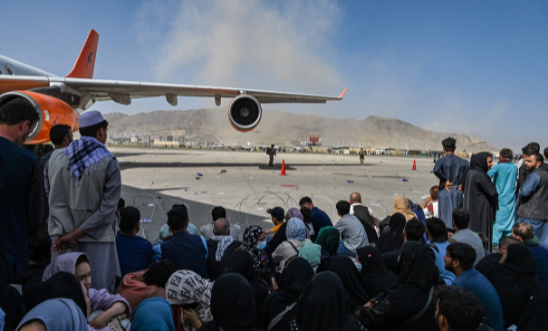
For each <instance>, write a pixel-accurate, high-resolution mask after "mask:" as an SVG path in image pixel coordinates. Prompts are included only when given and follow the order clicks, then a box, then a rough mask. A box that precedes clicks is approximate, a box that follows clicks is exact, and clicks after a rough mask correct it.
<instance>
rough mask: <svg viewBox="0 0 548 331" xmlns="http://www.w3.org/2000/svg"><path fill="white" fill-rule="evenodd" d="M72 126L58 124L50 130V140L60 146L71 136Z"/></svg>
mask: <svg viewBox="0 0 548 331" xmlns="http://www.w3.org/2000/svg"><path fill="white" fill-rule="evenodd" d="M71 131H72V130H71V128H70V126H68V125H66V124H57V125H54V126H52V127H51V129H50V130H49V139H50V140H51V142H52V143H53V144H54V145H60V144H62V143H63V140H65V137H68V136H70V133H71Z"/></svg>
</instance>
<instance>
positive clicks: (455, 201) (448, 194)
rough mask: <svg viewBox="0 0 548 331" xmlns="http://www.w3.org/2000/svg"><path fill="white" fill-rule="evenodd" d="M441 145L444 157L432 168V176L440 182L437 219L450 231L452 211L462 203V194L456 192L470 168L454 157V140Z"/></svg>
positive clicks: (466, 163) (455, 142) (445, 140)
mask: <svg viewBox="0 0 548 331" xmlns="http://www.w3.org/2000/svg"><path fill="white" fill-rule="evenodd" d="M441 144H442V145H443V151H444V152H445V157H444V158H441V159H439V160H438V161H437V162H436V165H435V166H434V174H435V175H436V177H438V178H439V180H440V189H439V193H438V208H439V217H440V218H441V219H442V220H443V221H444V222H445V225H446V226H447V228H448V229H452V224H451V222H452V220H453V219H452V213H453V209H457V208H459V206H460V205H461V204H462V201H463V197H462V192H460V191H459V190H458V186H459V183H460V182H461V180H462V178H463V177H464V176H463V175H464V172H465V171H466V169H468V168H469V167H470V163H468V161H466V160H463V159H461V158H460V157H458V156H456V155H455V149H456V148H457V146H456V144H457V141H456V140H455V138H452V137H449V138H446V139H444V140H443V141H442V142H441Z"/></svg>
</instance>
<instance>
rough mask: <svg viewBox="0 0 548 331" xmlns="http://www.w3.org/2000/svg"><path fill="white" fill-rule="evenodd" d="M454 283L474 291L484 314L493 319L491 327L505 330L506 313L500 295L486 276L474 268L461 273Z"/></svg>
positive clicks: (495, 329)
mask: <svg viewBox="0 0 548 331" xmlns="http://www.w3.org/2000/svg"><path fill="white" fill-rule="evenodd" d="M453 285H458V286H460V287H463V288H465V289H467V290H468V291H470V292H472V293H474V295H475V296H476V297H477V298H478V299H479V300H480V302H481V305H482V306H483V311H484V316H485V317H487V318H488V319H489V320H490V321H491V328H493V330H494V331H504V315H503V313H502V304H501V303H500V298H499V295H498V293H497V290H495V288H494V287H493V285H492V284H491V282H490V281H489V280H488V279H487V278H485V276H483V275H482V274H480V273H479V271H477V270H476V269H474V268H472V269H470V270H468V271H465V272H463V273H462V274H460V276H458V277H457V279H455V281H454V282H453Z"/></svg>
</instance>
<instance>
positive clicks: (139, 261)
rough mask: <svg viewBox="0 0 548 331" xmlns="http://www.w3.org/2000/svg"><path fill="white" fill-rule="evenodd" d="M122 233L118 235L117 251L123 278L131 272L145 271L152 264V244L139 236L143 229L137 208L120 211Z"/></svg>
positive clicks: (125, 208) (126, 208)
mask: <svg viewBox="0 0 548 331" xmlns="http://www.w3.org/2000/svg"><path fill="white" fill-rule="evenodd" d="M120 218H121V220H120V225H119V227H120V232H118V234H117V235H116V250H117V251H118V261H119V262H120V271H121V272H122V278H123V277H124V276H125V275H127V274H129V273H130V272H136V271H141V270H145V269H147V268H148V266H149V265H150V263H151V262H152V244H151V243H150V241H148V240H146V239H144V238H141V237H139V236H137V233H138V232H139V229H140V228H141V213H140V212H139V209H137V208H135V207H124V208H122V209H120Z"/></svg>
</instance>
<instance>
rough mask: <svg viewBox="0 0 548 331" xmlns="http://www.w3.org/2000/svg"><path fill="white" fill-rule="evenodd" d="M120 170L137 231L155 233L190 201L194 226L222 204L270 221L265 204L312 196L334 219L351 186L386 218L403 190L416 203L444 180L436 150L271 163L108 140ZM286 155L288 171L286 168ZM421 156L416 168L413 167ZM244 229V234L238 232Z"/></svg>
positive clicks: (256, 221)
mask: <svg viewBox="0 0 548 331" xmlns="http://www.w3.org/2000/svg"><path fill="white" fill-rule="evenodd" d="M109 149H110V150H111V151H112V152H113V153H114V155H116V157H117V159H118V161H119V163H120V168H121V170H122V183H123V188H122V198H123V199H124V200H125V202H126V206H135V207H137V208H138V209H139V210H140V212H141V218H142V219H143V224H142V226H141V231H140V232H139V235H141V236H143V237H145V238H146V239H148V240H151V241H154V240H155V239H156V237H157V234H158V231H159V229H160V228H161V227H162V226H163V225H164V224H166V221H167V216H166V212H167V211H168V210H169V209H171V207H172V206H173V205H174V204H181V203H183V204H185V205H186V206H187V208H188V210H189V218H190V222H191V223H192V224H194V225H195V226H196V227H198V228H199V227H200V226H202V225H205V224H209V223H211V221H212V219H211V210H212V209H213V207H215V206H222V207H224V208H225V209H226V210H227V218H228V219H229V221H230V222H231V223H235V224H240V226H241V227H242V233H243V229H244V228H245V227H246V226H248V225H260V226H262V227H263V228H264V229H268V228H271V227H272V226H273V224H272V222H271V220H270V215H269V214H268V213H267V212H266V211H267V209H268V208H273V207H276V206H280V207H282V208H284V210H286V211H287V209H288V208H291V207H298V202H299V200H300V199H301V198H302V197H305V196H309V197H311V198H312V200H313V201H314V205H315V206H316V207H318V208H320V209H322V210H324V211H325V212H326V213H327V214H328V215H329V216H330V217H331V220H332V221H333V222H334V223H336V222H337V221H338V220H339V216H338V215H337V212H336V210H335V204H336V203H337V201H339V200H348V199H349V196H350V193H352V192H354V191H357V192H359V193H360V194H361V195H362V200H363V204H365V205H368V206H369V207H371V208H372V209H373V210H374V211H375V213H376V214H377V215H378V216H379V217H380V218H381V220H382V219H383V218H384V217H385V216H387V215H388V213H390V212H392V211H393V210H394V208H393V204H394V198H395V197H397V196H399V195H403V196H405V197H407V198H408V199H410V200H412V201H413V202H415V203H420V204H422V202H423V200H422V198H423V197H425V196H427V195H429V190H430V187H432V186H434V185H437V184H438V183H439V181H438V180H437V178H436V177H435V176H434V174H433V173H432V169H433V167H434V163H433V160H432V159H431V158H424V157H422V158H416V159H414V158H413V157H392V156H366V157H365V162H364V165H363V166H362V165H360V163H359V157H358V155H334V154H311V153H305V154H300V153H278V155H277V156H276V158H275V160H274V162H275V163H274V167H272V168H271V167H268V156H267V155H266V154H265V153H259V152H231V151H225V150H223V151H221V150H218V151H216V150H186V149H185V150H180V149H173V150H171V149H145V148H143V149H139V148H112V147H111V148H109ZM282 160H285V166H286V174H287V175H286V176H281V175H280V172H281V163H282ZM414 160H416V165H417V170H416V171H412V167H413V161H414ZM240 236H241V235H240Z"/></svg>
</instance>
